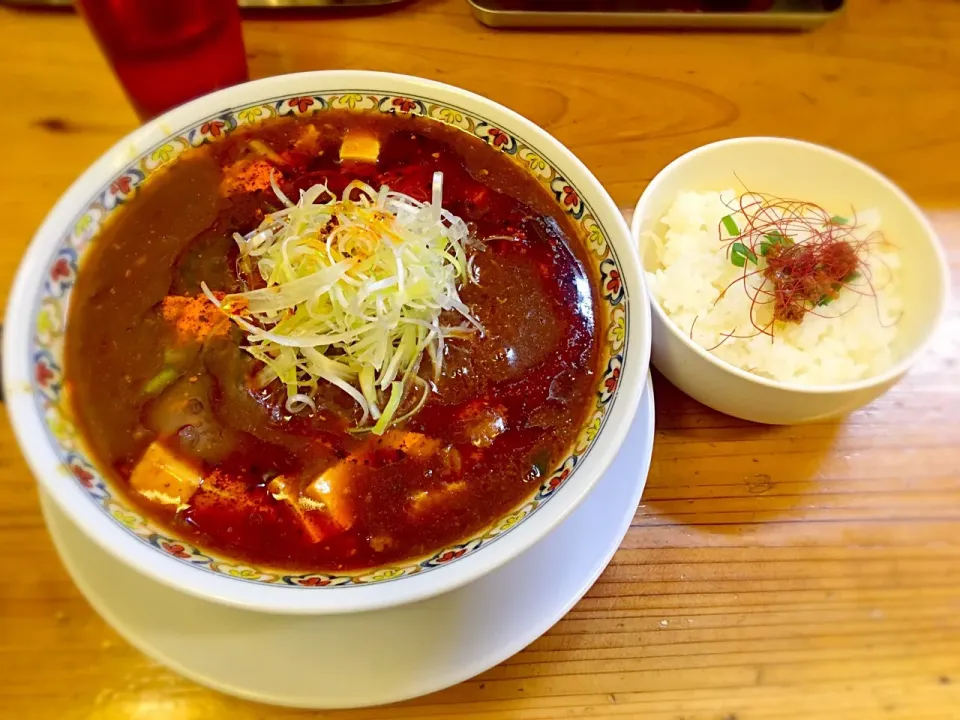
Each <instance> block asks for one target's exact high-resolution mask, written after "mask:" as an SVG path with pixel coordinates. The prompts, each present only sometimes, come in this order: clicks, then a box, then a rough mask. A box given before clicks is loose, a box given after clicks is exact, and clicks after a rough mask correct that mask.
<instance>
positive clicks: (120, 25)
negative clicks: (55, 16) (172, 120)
mask: <svg viewBox="0 0 960 720" xmlns="http://www.w3.org/2000/svg"><path fill="white" fill-rule="evenodd" d="M77 4H78V6H79V8H80V10H81V11H82V12H83V14H84V16H85V17H86V19H87V23H88V24H89V25H90V27H91V28H92V29H93V32H94V34H95V35H96V37H97V40H98V41H99V43H100V46H101V48H102V49H103V51H104V53H105V54H106V56H107V58H108V59H109V60H110V62H111V64H112V65H113V69H114V71H115V72H116V73H117V77H118V78H119V79H120V82H121V83H122V84H123V87H124V89H125V90H126V91H127V95H128V96H129V97H130V100H131V101H132V102H133V104H134V106H135V107H136V110H137V113H138V114H139V115H140V117H141V118H144V119H146V118H149V117H152V116H154V115H158V114H160V113H162V112H163V111H164V110H167V109H169V108H171V107H173V106H175V105H179V104H180V103H183V102H186V101H187V100H191V99H193V98H195V97H198V96H200V95H203V94H204V93H208V92H210V91H212V90H217V89H219V88H223V87H227V86H229V85H235V84H236V83H239V82H243V81H244V80H246V79H247V59H246V56H245V54H244V51H243V35H242V34H241V32H240V11H239V10H238V9H237V2H236V0H77Z"/></svg>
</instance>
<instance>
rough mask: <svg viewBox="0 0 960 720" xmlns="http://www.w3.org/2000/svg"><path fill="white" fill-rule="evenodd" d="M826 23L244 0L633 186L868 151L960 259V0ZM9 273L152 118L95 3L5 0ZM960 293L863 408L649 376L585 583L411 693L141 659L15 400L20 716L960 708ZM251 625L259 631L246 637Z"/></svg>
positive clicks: (15, 704)
mask: <svg viewBox="0 0 960 720" xmlns="http://www.w3.org/2000/svg"><path fill="white" fill-rule="evenodd" d="M849 5H850V7H849V9H848V11H847V12H846V14H845V15H844V16H842V17H840V18H838V19H836V20H835V21H834V22H832V23H830V24H829V25H828V26H826V27H824V28H822V29H821V30H818V31H816V32H813V33H809V34H796V35H794V34H756V35H742V34H725V33H713V34H692V33H688V34H680V33H667V32H660V33H650V34H638V33H626V32H623V33H621V32H614V33H604V34H601V33H587V32H573V31H571V32H563V33H559V32H495V31H493V30H490V29H487V28H484V27H483V26H481V25H479V24H477V23H476V22H475V21H474V20H473V18H472V17H471V16H470V14H469V12H468V7H467V5H466V4H465V3H464V2H462V0H425V1H424V2H415V3H413V4H410V5H407V6H405V7H403V8H401V9H399V10H396V11H392V12H389V13H384V14H379V15H363V16H342V17H332V18H331V17H318V16H311V15H306V14H298V15H296V16H292V17H288V18H286V19H277V18H276V16H273V15H269V14H260V15H256V16H250V17H248V18H247V19H246V21H245V24H244V33H245V38H246V43H247V49H248V53H249V57H250V67H251V72H252V74H253V75H254V76H265V75H271V74H276V73H283V72H291V71H297V70H307V69H320V68H343V67H352V68H370V69H378V70H394V71H399V72H405V73H412V74H416V75H422V76H425V77H429V78H435V79H438V80H444V81H448V82H451V83H455V84H457V85H460V86H463V87H466V88H468V89H470V90H473V91H476V92H479V93H482V94H484V95H487V96H489V97H491V98H493V99H495V100H498V101H500V102H502V103H505V104H506V105H508V106H510V107H512V108H514V109H516V110H518V111H519V112H521V113H523V114H524V115H526V116H528V117H530V118H532V119H533V120H535V121H536V122H538V123H540V124H541V125H543V126H544V127H546V128H547V129H548V130H549V131H550V132H551V133H553V134H554V135H556V136H557V137H558V138H559V139H560V140H561V141H563V142H564V143H566V144H567V145H568V146H569V147H570V148H571V149H572V150H573V151H574V152H575V153H577V154H578V155H579V156H580V158H581V159H583V161H584V162H585V163H586V164H587V165H588V166H589V167H590V168H591V169H592V170H593V171H594V173H595V174H596V175H597V176H598V177H599V178H600V180H601V182H603V183H604V184H605V185H606V187H607V188H608V189H609V191H610V192H611V193H612V195H613V197H614V198H615V199H616V200H617V202H618V203H619V204H620V205H621V206H623V207H631V206H632V205H633V204H634V203H635V201H636V199H637V197H638V196H639V194H640V192H641V191H642V190H643V188H644V186H645V184H646V183H647V182H648V181H649V180H650V179H651V178H652V177H653V176H654V174H655V173H656V172H657V171H658V169H660V168H661V167H662V166H663V165H664V164H665V163H667V162H668V161H669V160H671V159H672V158H674V157H675V156H677V155H679V154H680V153H682V152H684V151H686V150H689V149H691V148H693V147H695V146H697V145H701V144H703V143H706V142H709V141H712V140H718V139H721V138H726V137H731V136H736V135H750V134H775V135H787V136H796V137H801V138H805V139H808V140H813V141H815V142H819V143H825V144H827V145H832V146H834V147H837V148H840V149H841V150H844V151H847V152H849V153H852V154H854V155H856V156H858V157H860V158H862V159H863V160H865V161H866V162H868V163H870V164H872V165H874V166H875V167H877V168H879V169H880V170H881V171H882V172H884V173H886V174H888V175H889V176H890V177H891V178H893V179H894V180H895V181H896V182H898V183H899V184H900V185H901V186H902V187H903V188H904V189H905V190H906V191H907V192H908V193H910V194H911V195H912V196H913V197H914V198H915V199H917V201H918V202H919V203H920V204H921V205H922V206H923V207H924V208H925V209H926V210H927V211H928V212H929V213H930V216H931V217H932V219H933V221H934V223H935V225H936V227H937V228H938V230H939V231H940V233H941V235H942V239H943V242H944V244H945V246H946V247H947V251H948V254H949V257H950V262H951V267H952V271H953V277H954V282H956V279H957V277H958V275H960V4H958V3H956V2H952V1H951V0H939V1H938V0H929V1H924V2H920V1H919V0H918V1H911V0H895V1H894V0H886V1H882V0H851V1H850V3H849ZM0 93H2V98H3V103H4V107H3V110H2V112H0V143H2V146H0V147H2V153H0V158H2V160H0V168H2V172H0V217H2V227H3V248H4V252H3V253H2V254H0V293H2V296H3V297H4V298H6V296H7V293H8V292H9V288H10V284H11V282H12V279H13V275H14V272H15V269H16V266H17V263H18V262H19V258H20V255H21V253H22V252H23V250H24V248H25V247H26V246H27V243H28V242H29V239H30V237H31V235H32V233H33V232H34V230H35V228H36V227H37V225H38V224H39V223H40V221H41V219H42V218H43V216H44V214H45V213H46V212H47V210H48V209H49V208H50V206H51V205H52V204H53V202H54V201H55V200H56V198H57V197H58V195H59V194H60V193H61V192H62V191H63V190H64V189H65V188H66V187H67V185H68V184H69V183H70V182H71V181H72V180H73V179H74V177H75V176H76V175H77V174H78V173H80V172H81V170H82V169H83V168H85V167H86V166H87V165H88V164H89V163H90V162H91V161H92V160H94V158H96V157H97V156H98V155H99V154H100V153H101V152H103V151H104V150H105V149H106V148H107V147H108V146H109V145H111V144H112V143H113V142H114V141H115V140H117V139H118V138H119V137H120V136H122V135H123V134H124V133H126V132H128V131H129V130H131V129H132V128H133V127H134V126H135V124H136V119H135V117H134V114H133V112H132V110H131V109H130V107H129V106H128V104H127V103H126V101H125V100H124V97H123V95H122V93H121V91H120V89H119V87H118V86H117V83H116V82H115V80H114V78H113V76H112V75H111V73H110V70H109V68H108V67H107V65H106V64H105V62H104V61H103V60H102V58H101V57H100V55H99V53H98V52H97V48H96V46H95V44H94V43H93V41H92V40H91V38H90V36H89V35H88V33H87V32H86V30H85V29H84V27H83V25H82V24H81V22H80V20H79V19H77V18H76V17H75V16H73V15H72V14H69V13H65V14H60V13H55V14H35V13H26V12H12V11H8V10H0ZM958 357H960V314H958V313H957V308H956V305H954V307H953V308H952V313H951V316H950V321H949V323H948V325H947V327H945V328H944V329H943V331H942V332H941V333H940V335H939V337H938V340H937V342H936V344H935V346H934V348H933V350H932V351H931V352H930V353H929V354H928V355H927V357H926V358H925V359H924V360H923V362H922V363H921V364H920V365H919V366H918V367H917V368H916V369H915V370H914V371H913V372H912V373H910V375H909V376H908V377H907V378H906V379H905V380H904V381H903V382H902V383H901V384H900V385H898V386H897V387H896V388H895V389H894V390H893V391H892V392H890V393H889V394H887V395H886V396H885V397H883V398H882V399H880V400H878V401H877V402H876V403H874V404H873V405H872V406H870V407H868V408H866V409H864V410H862V411H860V412H857V413H855V414H854V415H852V416H851V417H849V418H848V419H846V420H845V421H843V422H831V423H823V424H818V425H811V426H807V427H799V428H768V427H760V426H755V425H750V424H748V423H743V422H739V421H736V420H732V419H730V418H728V417H724V416H721V415H718V414H716V413H714V412H711V411H709V410H707V409H706V408H704V407H702V406H700V405H698V404H697V403H695V402H693V401H692V400H690V399H688V398H686V397H684V396H683V395H682V394H680V393H679V392H678V391H676V390H675V389H673V388H672V387H671V386H670V385H669V384H667V383H666V382H664V381H663V380H662V379H661V378H657V379H656V392H657V424H658V427H657V436H656V448H655V451H654V458H653V467H652V470H651V473H650V479H649V482H648V485H647V491H646V494H645V496H644V500H643V503H642V505H641V507H640V509H639V511H638V513H637V516H636V518H635V521H634V523H633V526H632V528H631V530H630V532H629V534H628V535H627V537H626V539H625V541H624V543H623V547H622V548H621V550H620V551H619V553H618V554H617V555H616V557H615V559H614V561H613V563H612V564H611V566H610V567H609V569H608V570H607V571H606V572H605V573H604V574H603V576H602V578H601V579H600V581H599V582H598V583H597V584H596V586H595V587H594V588H593V589H592V590H591V591H590V592H589V593H588V595H587V596H586V598H584V599H583V601H582V602H580V604H579V605H577V606H576V608H575V609H574V610H573V611H572V612H571V613H570V614H569V615H568V616H567V617H566V618H565V619H564V620H562V621H561V622H560V623H559V624H557V625H556V626H555V627H554V628H553V629H552V630H551V631H550V632H549V633H547V634H546V635H545V636H544V637H542V638H541V639H540V640H538V641H536V642H535V643H533V645H531V646H530V647H529V648H527V649H526V650H524V651H523V652H522V653H520V654H519V655H517V656H515V657H513V658H511V659H510V660H508V661H507V662H505V663H504V664H502V665H500V666H499V667H496V668H494V669H492V670H490V671H489V672H486V673H484V674H483V675H482V676H480V677H477V678H475V679H473V680H471V681H469V682H466V683H463V684H462V685H460V686H458V687H454V688H451V689H449V690H446V691H444V692H440V693H437V694H435V695H431V696H428V697H425V698H421V699H419V700H415V701H412V702H408V703H404V704H401V705H397V706H392V707H387V708H379V709H370V710H360V711H353V712H330V713H308V712H299V711H292V710H281V709H274V708H269V707H266V706H259V705H254V704H251V703H246V702H240V701H236V700H233V699H230V698H227V697H224V696H221V695H219V694H217V693H215V692H212V691H208V690H206V689H203V688H200V687H198V686H196V685H193V684H192V683H190V682H188V681H185V680H182V679H180V678H179V677H177V676H176V675H174V674H173V673H171V672H170V671H168V670H166V669H164V668H163V667H161V666H159V665H157V664H155V663H154V662H152V661H150V660H147V659H146V658H145V657H144V656H143V655H141V654H140V653H139V652H137V651H136V650H134V649H132V648H131V647H129V646H128V645H127V644H126V643H124V642H123V641H122V640H120V639H119V638H118V636H117V635H116V634H115V633H114V632H113V631H112V630H110V629H109V628H108V627H107V626H106V624H105V623H104V622H103V621H102V620H100V618H99V617H98V616H96V615H95V614H94V612H93V611H92V610H91V609H90V607H89V606H88V605H87V603H86V602H85V601H84V600H83V598H82V597H81V596H80V595H79V593H78V592H77V590H76V589H75V588H74V587H73V585H72V584H71V582H70V581H69V579H68V578H67V576H66V574H65V572H64V571H63V569H62V567H61V565H60V563H59V561H58V560H57V557H56V555H55V554H54V551H53V548H52V546H51V544H50V542H49V540H48V539H47V536H46V533H45V530H44V527H43V523H42V520H41V517H40V514H39V510H38V503H37V495H36V490H35V487H34V482H33V480H32V479H31V477H30V474H29V472H28V470H27V468H26V465H25V464H24V461H23V460H22V458H21V456H20V453H19V451H18V449H17V447H16V444H15V442H14V439H13V435H12V433H11V430H10V427H9V424H8V423H7V420H6V417H5V416H4V419H3V420H0V482H2V487H3V494H2V498H3V499H2V501H0V558H2V560H0V562H2V568H3V578H4V582H3V584H2V586H0V717H3V718H16V719H20V718H24V719H26V718H32V719H36V720H48V719H49V720H54V719H55V720H74V719H80V718H89V719H91V720H94V719H95V720H114V719H117V720H119V719H124V720H126V719H128V718H129V719H135V720H161V719H162V720H167V719H168V718H169V719H173V720H179V719H181V718H182V719H184V720H194V719H197V720H199V719H203V720H219V719H221V718H231V719H237V720H254V719H256V720H260V719H267V718H271V719H272V718H301V717H303V718H306V717H323V718H349V719H350V720H360V719H371V720H372V719H384V718H410V719H420V718H432V719H434V720H441V719H452V718H470V719H471V720H541V719H543V720H546V719H552V718H628V717H631V718H632V717H642V718H651V719H653V720H661V719H662V720H761V719H762V720H766V719H767V718H770V719H796V720H800V719H801V718H802V719H804V720H807V719H811V718H817V719H818V720H840V719H843V720H847V719H858V718H871V719H872V718H884V719H890V720H893V719H895V718H899V719H902V720H925V719H932V718H936V719H937V720H941V719H950V718H960V486H958V481H960V447H958V445H960V382H958V381H960V367H958V364H957V362H958ZM252 651H255V649H254V650H252Z"/></svg>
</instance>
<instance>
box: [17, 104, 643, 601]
mask: <svg viewBox="0 0 960 720" xmlns="http://www.w3.org/2000/svg"><path fill="white" fill-rule="evenodd" d="M327 109H350V110H369V111H376V112H381V113H403V114H410V115H422V116H425V117H428V118H431V119H433V120H436V121H438V122H442V123H444V124H447V125H451V126H453V127H456V128H458V129H460V130H462V131H464V132H468V133H470V134H472V135H475V136H476V137H479V138H481V139H482V140H484V141H485V142H486V143H487V144H488V145H490V146H491V147H493V148H496V149H498V150H500V151H501V152H503V153H504V154H506V155H507V156H508V157H510V159H511V160H512V161H513V162H515V163H517V164H518V165H520V166H521V167H523V168H524V169H525V170H526V171H527V172H528V173H529V174H531V175H532V176H533V177H535V178H536V179H537V180H538V181H539V182H540V184H541V185H543V187H544V188H545V189H547V190H548V191H549V192H550V193H551V194H552V195H553V196H554V197H555V198H556V200H557V203H558V205H559V206H560V207H561V208H562V209H563V210H564V211H565V212H566V213H567V214H569V215H570V216H571V218H572V219H573V221H574V224H575V225H576V226H577V227H578V229H579V230H580V231H581V233H582V236H583V238H584V239H585V244H586V248H587V251H588V255H589V256H590V259H591V260H593V261H595V263H596V265H595V267H594V270H595V271H596V275H597V276H599V277H600V278H601V282H600V304H599V309H600V312H601V314H602V315H604V317H603V318H602V321H601V322H600V323H599V324H600V326H601V327H606V328H607V332H606V335H605V336H602V337H600V338H599V341H600V358H601V362H602V367H603V368H604V371H603V374H602V376H601V377H600V378H599V381H598V383H597V393H596V397H597V400H596V405H595V407H594V409H593V410H592V412H591V414H590V415H589V416H588V418H587V420H586V421H585V422H584V424H583V427H582V428H581V430H580V433H579V435H578V437H577V439H576V440H575V442H574V444H573V448H572V450H571V454H570V455H568V456H567V457H566V459H565V460H564V461H563V462H561V463H560V464H559V467H557V469H556V470H555V471H554V472H553V473H551V474H550V476H549V477H547V478H546V479H545V480H544V482H543V483H542V484H541V485H540V487H539V488H538V489H537V491H536V492H535V493H532V495H531V497H528V498H527V499H526V500H524V502H523V503H522V504H521V505H520V506H519V507H517V508H515V509H514V510H513V511H511V512H510V513H509V514H508V515H506V516H505V517H502V518H500V519H499V520H497V521H496V522H494V523H492V524H491V525H490V526H488V527H487V528H485V529H483V530H481V531H480V532H478V533H477V534H476V535H475V536H473V537H471V538H469V539H467V540H464V541H462V542H460V543H457V544H455V545H452V546H448V547H444V548H441V549H440V550H438V551H436V552H435V553H433V554H432V555H431V556H429V557H426V558H420V559H418V560H411V561H407V562H406V563H405V564H398V565H397V566H387V567H380V568H373V569H369V570H363V571H359V572H355V573H344V574H327V573H318V572H304V573H293V574H287V573H284V572H283V571H282V570H277V569H273V568H256V567H251V566H249V565H246V564H243V563H241V562H238V561H236V560H233V559H229V558H220V557H217V556H216V555H214V554H212V553H208V552H206V551H204V550H201V549H199V548H197V547H194V546H193V545H192V544H190V543H189V542H187V541H184V540H182V539H179V538H176V537H172V536H171V534H170V533H169V532H167V531H166V530H165V529H164V528H162V527H158V526H156V525H155V524H154V523H152V522H151V521H150V520H148V519H147V518H145V517H143V516H142V515H141V514H140V513H139V512H137V511H136V510H135V509H132V508H131V507H130V506H129V505H127V504H126V503H125V501H124V498H123V495H122V493H119V492H115V491H114V490H113V489H112V488H111V487H110V484H109V483H108V482H107V480H106V479H105V478H104V476H103V475H101V474H100V472H99V471H98V470H97V469H96V466H95V465H94V464H93V463H92V462H91V460H90V459H89V457H88V455H87V453H86V449H85V448H84V446H83V441H82V440H81V438H80V436H79V433H78V432H77V430H76V428H75V427H74V425H73V423H72V421H71V413H70V408H69V407H68V402H67V400H66V398H65V396H64V392H63V372H62V357H63V339H64V333H65V329H66V320H67V307H68V302H69V297H70V292H71V290H72V288H73V285H74V283H75V282H76V277H77V271H78V267H79V263H80V261H81V258H82V255H83V254H84V252H85V250H86V249H87V248H88V247H89V246H90V243H91V241H93V240H94V238H95V237H96V235H97V232H98V230H99V228H100V226H101V224H102V223H103V222H104V221H106V220H107V218H108V217H109V216H110V214H111V213H113V212H114V211H116V210H117V209H118V208H119V207H121V206H122V205H123V204H125V203H126V202H128V201H129V200H131V199H132V198H134V197H136V195H137V188H138V187H139V186H140V185H141V184H142V183H143V182H144V181H146V179H147V178H148V177H149V176H150V175H151V174H152V173H153V172H155V171H156V170H157V169H159V168H160V167H162V166H163V165H165V164H166V163H168V162H170V161H171V160H173V159H174V158H176V157H177V156H178V155H179V154H180V153H182V152H183V151H185V150H187V149H189V148H192V147H199V146H201V145H203V144H205V143H208V142H213V141H216V140H217V139H219V138H221V137H223V136H225V135H227V134H229V133H230V132H232V131H233V130H235V129H237V128H240V127H243V126H245V125H251V124H255V123H258V122H261V121H263V120H266V119H268V118H271V117H280V116H289V115H313V114H315V113H322V112H323V111H325V110H327ZM621 276H622V273H621V271H620V261H619V259H618V258H617V254H616V251H615V250H614V248H613V246H612V245H611V244H610V242H609V240H608V238H607V236H606V234H605V233H604V231H603V228H602V227H601V226H600V224H599V223H598V222H597V221H596V220H595V219H594V214H593V212H592V211H591V209H590V207H589V205H588V203H586V201H584V200H583V199H582V195H581V194H580V192H579V191H578V190H577V189H576V187H575V186H573V184H572V183H571V182H570V181H568V180H567V179H566V178H564V177H563V176H562V175H561V174H560V173H559V171H558V170H557V169H556V168H555V167H554V166H553V165H552V164H551V163H550V162H549V161H548V160H547V159H546V158H545V157H544V155H543V154H542V153H540V152H538V151H537V149H536V148H534V147H532V146H531V145H529V144H527V143H525V142H524V141H523V140H522V139H521V138H519V137H516V136H514V135H512V134H510V133H509V132H507V131H506V130H504V129H502V128H500V127H498V126H497V125H496V124H494V123H492V122H491V121H489V120H487V119H485V118H483V117H481V116H479V115H477V114H476V113H473V112H470V111H467V110H464V109H462V108H458V107H456V106H454V105H451V104H450V103H437V102H434V101H433V100H431V99H429V98H421V97H414V96H397V95H390V94H382V93H371V92H366V91H359V90H358V91H351V92H338V93H330V94H320V95H296V96H283V97H277V98H273V99H271V100H265V101H261V102H258V103H255V104H252V105H246V106H243V107H239V108H234V109H231V110H227V111H224V112H222V113H220V114H217V115H215V116H210V117H207V118H206V119H204V120H202V121H199V122H197V123H194V124H193V125H191V126H189V127H187V128H184V129H183V130H181V131H179V132H177V133H176V134H173V135H171V136H169V137H168V138H166V139H165V140H164V141H162V142H161V143H159V144H158V145H155V146H154V147H152V148H150V149H149V150H147V151H146V152H144V153H142V154H140V155H139V156H137V157H135V158H133V159H131V161H130V164H129V165H128V166H127V167H126V168H124V169H123V170H122V171H121V172H119V173H117V174H116V175H115V176H114V177H113V179H112V180H111V181H110V182H109V183H107V184H106V185H105V186H104V187H102V188H101V189H100V190H98V191H97V193H95V194H94V196H93V198H92V199H90V200H89V201H88V202H86V203H85V204H84V209H83V210H82V211H81V212H80V213H79V214H78V216H77V217H76V219H75V220H74V221H73V223H72V229H71V230H70V232H68V233H65V234H64V235H63V236H62V237H61V240H60V243H59V245H58V247H57V249H56V251H55V252H54V253H53V256H52V257H51V258H50V259H49V260H48V262H47V263H46V272H45V274H44V278H45V280H44V282H43V284H42V286H41V288H40V290H39V292H38V294H37V296H36V298H35V301H34V308H33V313H32V321H31V327H32V328H33V334H32V336H31V343H30V348H29V353H30V358H29V361H30V367H31V368H32V377H31V385H32V391H33V397H34V400H35V402H36V404H37V409H38V411H39V412H40V415H41V417H42V418H43V422H44V427H45V430H46V431H47V434H48V436H49V439H50V441H51V443H52V445H53V446H54V448H55V451H56V453H57V455H58V458H59V459H60V461H61V462H62V464H63V467H65V468H66V469H67V471H68V472H69V474H70V475H72V476H73V478H74V479H75V480H76V481H77V482H78V483H79V484H80V485H81V486H82V488H83V490H84V491H85V493H86V494H87V496H88V497H89V498H90V499H91V501H93V502H94V503H96V504H97V505H98V506H99V507H100V509H101V510H102V511H103V512H105V513H106V514H107V515H109V516H110V517H111V518H112V519H113V520H114V521H115V522H116V523H117V524H118V525H119V526H121V527H122V528H123V529H124V530H126V531H127V532H128V533H130V534H131V535H133V536H135V537H136V538H137V539H138V540H140V541H141V542H143V543H146V544H147V545H150V546H153V547H154V548H156V549H157V550H158V551H159V552H162V553H165V554H167V555H168V556H170V557H172V558H175V559H176V560H178V561H179V562H183V563H187V564H189V565H191V566H192V567H195V568H198V569H201V570H204V571H206V572H212V573H217V574H220V575H224V576H227V577H229V578H231V579H236V580H240V581H243V582H253V583H269V584H281V585H285V586H288V587H292V588H297V587H299V588H343V587H351V586H358V585H368V584H371V583H383V582H391V581H394V580H399V579H402V578H404V577H408V576H411V575H419V574H421V573H424V572H429V571H431V570H433V569H436V568H438V567H442V566H445V565H448V564H450V563H453V562H456V561H457V560H459V559H460V558H462V557H465V556H467V555H470V554H472V553H474V552H476V551H477V550H479V549H481V548H483V547H485V546H487V545H489V544H490V543H492V542H494V541H496V540H497V539H498V538H500V537H502V536H503V535H505V534H506V533H508V532H509V531H510V530H512V529H513V528H515V527H517V526H518V525H519V524H520V523H522V522H523V521H524V520H525V519H527V518H528V517H530V516H531V515H533V514H534V513H535V512H536V511H537V510H538V509H539V508H541V507H542V506H543V505H544V504H545V503H546V502H547V501H548V500H549V499H550V497H551V496H552V495H553V494H554V493H555V492H556V491H557V490H558V489H559V488H560V487H562V486H563V484H564V483H565V482H566V481H567V479H568V478H569V477H570V475H571V474H572V473H573V472H574V470H575V469H576V467H577V466H578V465H579V464H580V462H581V461H582V460H583V458H584V457H585V456H586V455H587V453H589V452H590V449H591V447H592V445H593V442H594V440H595V439H596V437H597V436H598V435H599V434H600V431H601V430H602V429H603V426H604V424H605V422H606V419H607V417H608V414H609V411H610V409H611V408H612V407H613V403H614V402H615V400H616V397H617V385H618V380H619V377H620V372H621V368H622V365H623V362H624V357H625V354H626V342H627V338H626V327H627V326H628V318H629V302H628V296H627V291H626V286H625V285H624V284H623V283H622V282H621V279H620V278H621Z"/></svg>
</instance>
